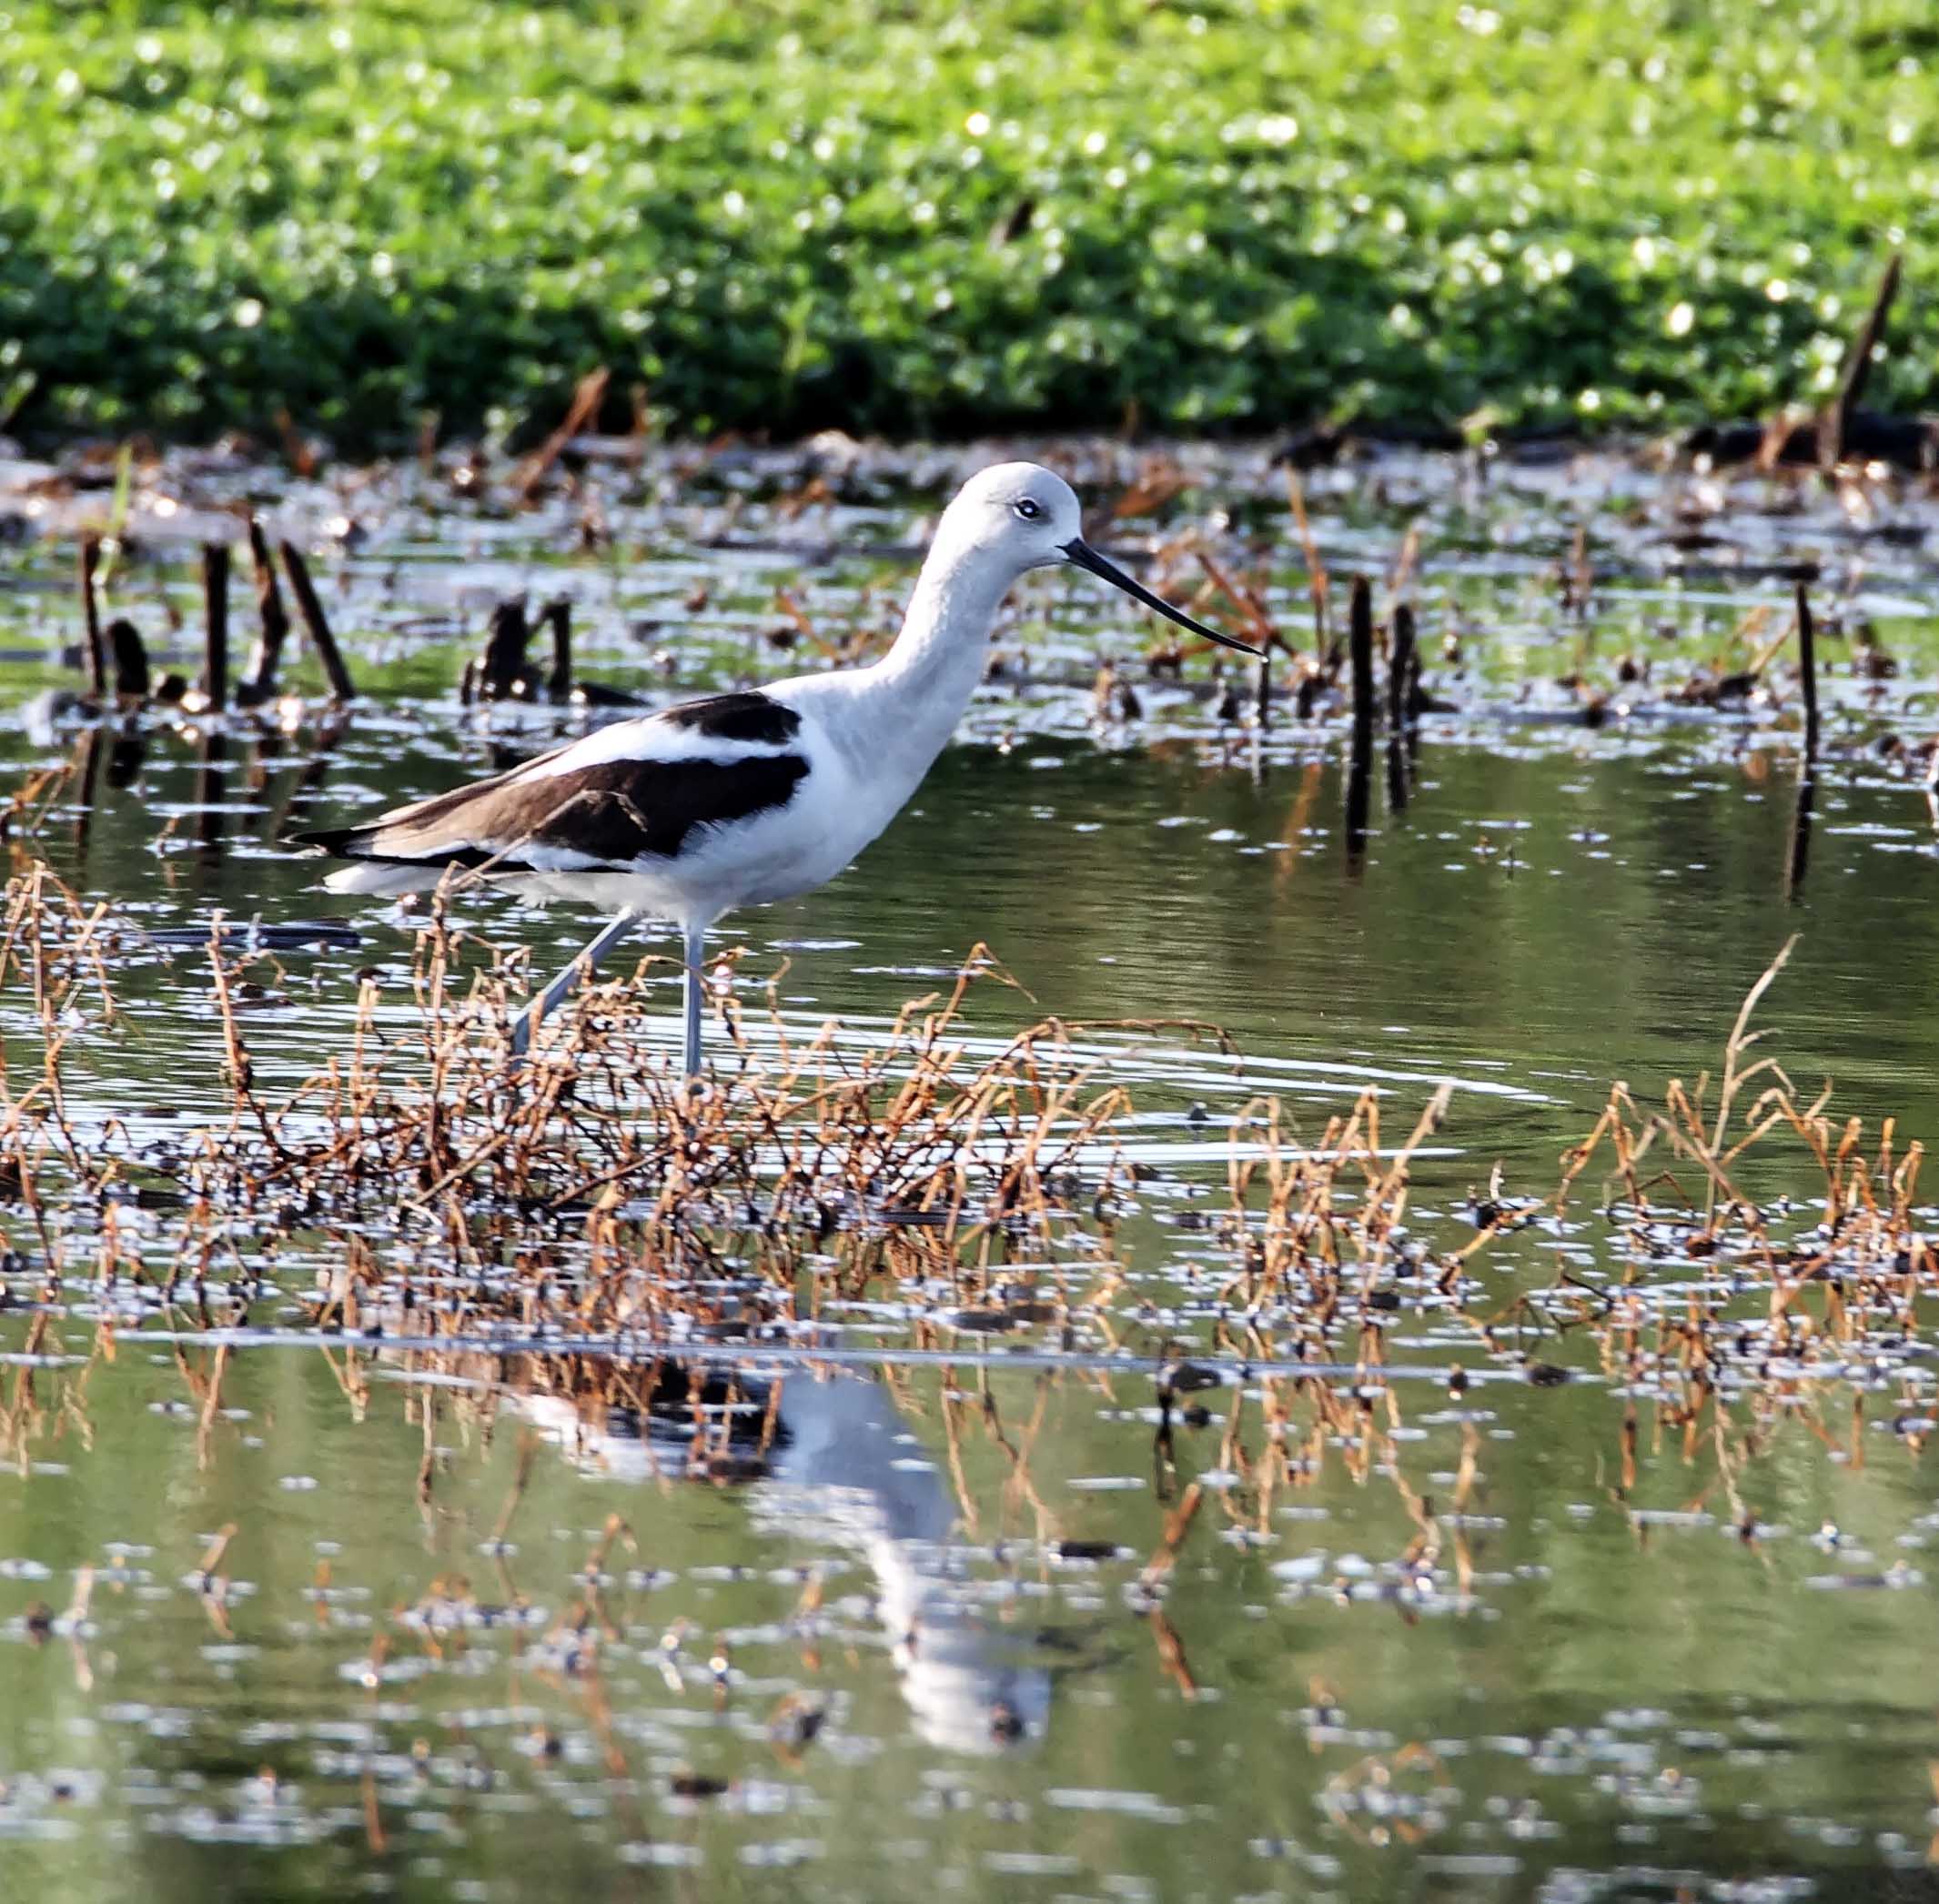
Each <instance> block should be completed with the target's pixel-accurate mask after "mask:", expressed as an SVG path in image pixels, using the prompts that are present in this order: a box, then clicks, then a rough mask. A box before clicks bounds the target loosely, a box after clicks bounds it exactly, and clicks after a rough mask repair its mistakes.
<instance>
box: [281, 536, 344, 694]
mask: <svg viewBox="0 0 1939 1904" xmlns="http://www.w3.org/2000/svg"><path fill="white" fill-rule="evenodd" d="M277 549H278V552H279V553H280V554H281V556H282V558H283V572H284V573H285V574H286V575H288V578H289V588H290V592H291V593H292V594H294V595H295V597H296V599H297V610H298V613H299V614H300V615H301V616H302V617H303V626H304V628H305V629H307V630H308V633H309V639H310V640H312V641H314V642H315V643H316V645H317V659H318V660H320V661H321V662H322V663H323V672H324V676H325V678H326V679H327V680H328V682H329V684H330V699H331V700H356V699H357V690H356V689H355V688H353V687H352V686H351V685H350V670H348V668H346V667H345V666H344V664H343V656H342V654H341V653H340V652H339V651H338V647H337V638H336V636H335V635H333V634H331V632H330V623H329V617H328V615H326V614H325V613H324V612H323V603H322V602H321V601H320V600H319V599H318V595H317V585H316V584H315V583H314V582H313V581H311V580H310V579H309V564H308V562H306V561H305V560H304V559H303V551H302V550H301V549H298V547H297V546H296V544H295V543H294V542H279V543H278V544H277Z"/></svg>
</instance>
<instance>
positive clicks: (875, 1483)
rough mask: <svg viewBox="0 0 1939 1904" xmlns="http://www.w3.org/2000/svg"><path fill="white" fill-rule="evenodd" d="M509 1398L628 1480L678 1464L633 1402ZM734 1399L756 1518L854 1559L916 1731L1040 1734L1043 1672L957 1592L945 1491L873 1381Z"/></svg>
mask: <svg viewBox="0 0 1939 1904" xmlns="http://www.w3.org/2000/svg"><path fill="white" fill-rule="evenodd" d="M517 1405H518V1406H519V1407H520V1410H521V1412H523V1413H524V1414H526V1415H529V1416H530V1418H531V1420H533V1421H534V1422H535V1423H537V1424H538V1425H540V1427H541V1428H542V1429H543V1430H544V1431H545V1433H546V1434H547V1435H548V1436H550V1438H552V1439H553V1440H554V1441H556V1442H558V1443H559V1444H560V1446H563V1447H564V1448H566V1449H567V1450H568V1451H569V1452H570V1454H571V1456H572V1457H573V1458H574V1459H575V1460H577V1461H580V1462H581V1463H582V1464H584V1465H585V1466H586V1467H587V1468H588V1469H589V1471H591V1472H594V1473H597V1474H598V1475H599V1476H601V1477H602V1478H604V1479H607V1480H611V1481H615V1482H619V1483H621V1484H631V1485H633V1486H639V1485H641V1484H643V1483H646V1482H648V1481H658V1480H661V1479H662V1478H669V1477H671V1478H676V1479H678V1478H684V1477H685V1476H686V1473H687V1467H686V1461H687V1456H688V1454H689V1452H690V1449H691V1441H685V1440H679V1439H675V1438H673V1437H672V1436H670V1435H664V1434H662V1435H661V1436H660V1437H659V1439H660V1445H659V1446H654V1445H653V1440H652V1439H651V1437H650V1436H649V1433H648V1429H647V1425H646V1424H645V1423H643V1422H642V1421H641V1417H640V1415H638V1413H637V1412H635V1411H630V1410H629V1411H621V1412H619V1413H613V1412H611V1411H604V1410H602V1411H601V1413H602V1414H603V1415H604V1416H605V1418H604V1419H603V1421H601V1422H597V1423H594V1422H589V1421H588V1420H587V1419H586V1418H585V1414H584V1411H583V1409H582V1408H581V1406H579V1405H575V1404H574V1403H573V1402H571V1401H568V1400H565V1399H563V1398H561V1397H560V1396H557V1395H525V1396H522V1397H520V1398H519V1399H518V1402H517ZM744 1407H745V1408H746V1410H747V1411H748V1413H750V1414H751V1415H752V1416H753V1417H754V1419H755V1420H756V1421H757V1422H759V1424H760V1426H761V1429H762V1435H761V1436H760V1440H761V1441H762V1443H763V1444H764V1450H763V1456H762V1459H761V1461H760V1463H759V1465H758V1467H757V1468H755V1470H754V1471H753V1472H754V1475H755V1476H756V1477H755V1478H752V1480H751V1498H750V1506H751V1509H752V1515H753V1518H754V1524H755V1526H758V1527H761V1528H762V1529H763V1530H765V1531H767V1532H768V1533H770V1534H771V1535H772V1536H773V1537H774V1538H775V1539H776V1540H782V1539H786V1540H789V1541H793V1542H794V1543H797V1544H805V1545H808V1546H811V1547H823V1546H825V1547H830V1548H833V1549H834V1550H836V1551H838V1552H846V1553H849V1554H852V1555H853V1556H856V1557H857V1558H859V1559H860V1560H861V1561H862V1562H863V1565H864V1566H865V1567H867V1569H868V1571H869V1574H870V1575H871V1576H872V1577H873V1580H874V1596H875V1599H876V1603H877V1607H878V1617H879V1619H880V1621H881V1626H882V1630H883V1635H884V1640H885V1643H886V1644H887V1646H888V1647H889V1649H890V1654H891V1657H892V1658H893V1659H894V1664H895V1669H896V1674H897V1677H898V1678H899V1679H900V1681H901V1685H902V1688H903V1696H904V1699H905V1700H906V1701H907V1703H908V1707H909V1711H910V1717H911V1719H912V1722H913V1724H914V1728H915V1731H916V1732H917V1733H918V1735H919V1736H920V1737H921V1738H923V1739H924V1741H925V1742H926V1743H927V1744H929V1745H932V1746H934V1747H935V1748H938V1749H939V1750H942V1751H945V1752H973V1753H981V1752H990V1751H994V1750H997V1749H1000V1748H1006V1747H1012V1746H1015V1745H1016V1744H1018V1743H1019V1742H1020V1741H1022V1740H1024V1739H1025V1738H1030V1737H1037V1738H1041V1737H1042V1735H1043V1733H1044V1730H1045V1727H1046V1725H1047V1724H1048V1722H1049V1717H1050V1683H1049V1676H1048V1675H1047V1674H1046V1673H1045V1671H1043V1670H1042V1669H1041V1668H1039V1667H1020V1666H1017V1665H1015V1664H1013V1663H1010V1662H1007V1661H1006V1660H1005V1658H1004V1657H1003V1656H1004V1652H1005V1643H1004V1642H1003V1640H1002V1639H1001V1638H1000V1637H996V1636H995V1635H993V1633H992V1632H991V1630H990V1628H989V1627H988V1625H987V1624H986V1622H985V1620H984V1619H983V1618H982V1617H981V1615H980V1614H979V1612H978V1610H977V1609H976V1608H975V1607H974V1606H973V1605H968V1604H964V1596H963V1594H962V1593H961V1591H960V1589H961V1587H962V1586H963V1583H964V1575H963V1571H962V1568H961V1567H960V1566H959V1565H958V1563H957V1561H956V1560H955V1558H954V1546H955V1535H956V1528H957V1506H956V1504H955V1502H954V1499H953V1498H952V1497H951V1495H950V1492H949V1486H948V1483H947V1481H946V1479H945V1478H944V1474H943V1471H942V1469H941V1467H940V1466H938V1464H937V1463H936V1462H935V1461H934V1459H933V1458H931V1457H930V1456H929V1455H928V1453H927V1452H926V1451H925V1450H924V1448H923V1446H922V1443H921V1440H920V1437H918V1436H915V1435H913V1434H911V1433H910V1432H909V1429H908V1425H907V1424H906V1423H905V1422H904V1419H903V1417H902V1416H901V1415H899V1414H898V1413H897V1411H896V1408H895V1405H894V1401H893V1400H892V1399H891V1398H890V1396H889V1394H888V1391H887V1390H886V1388H885V1387H884V1385H882V1384H881V1383H879V1382H877V1381H874V1380H873V1379H871V1378H869V1377H867V1376H865V1375H856V1374H854V1373H853V1372H848V1373H840V1372H831V1373H825V1374H812V1373H807V1372H803V1373H801V1374H797V1375H789V1376H787V1377H785V1378H784V1379H783V1380H782V1381H781V1382H779V1383H777V1384H776V1385H775V1386H774V1393H773V1395H771V1396H767V1397H762V1396H759V1395H757V1396H755V1397H754V1398H752V1399H751V1400H750V1401H748V1402H747V1403H746V1404H744Z"/></svg>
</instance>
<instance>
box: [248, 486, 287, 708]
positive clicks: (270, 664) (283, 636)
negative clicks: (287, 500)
mask: <svg viewBox="0 0 1939 1904" xmlns="http://www.w3.org/2000/svg"><path fill="white" fill-rule="evenodd" d="M249 560H250V563H251V565H252V566H253V567H254V569H255V570H256V605H257V609H258V612H259V614H260V615H261V618H262V630H261V632H260V633H259V634H258V636H257V638H256V652H255V653H254V654H253V655H251V656H250V658H249V671H248V678H247V680H246V681H245V682H244V683H243V686H242V687H241V688H240V689H239V690H237V700H248V701H258V700H268V699H269V698H270V697H271V696H272V695H273V694H274V693H275V692H276V670H277V668H278V664H279V663H280V662H281V660H282V659H283V643H284V642H285V641H286V640H288V636H289V610H288V609H286V608H285V607H284V606H283V590H282V588H281V585H280V584H279V583H278V581H277V579H276V564H275V563H274V562H272V561H271V560H270V559H269V542H268V538H267V537H266V536H265V535H264V534H263V526H262V524H261V523H260V522H258V520H257V519H256V518H255V517H254V516H251V517H250V518H249Z"/></svg>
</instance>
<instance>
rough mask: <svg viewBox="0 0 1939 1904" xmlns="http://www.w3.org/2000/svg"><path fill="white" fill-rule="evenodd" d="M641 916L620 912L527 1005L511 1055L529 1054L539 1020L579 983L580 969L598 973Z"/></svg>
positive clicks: (514, 1031)
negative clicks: (602, 964) (608, 956)
mask: <svg viewBox="0 0 1939 1904" xmlns="http://www.w3.org/2000/svg"><path fill="white" fill-rule="evenodd" d="M638 916H639V915H638V914H637V913H633V912H621V913H619V914H617V915H616V916H615V917H614V918H613V920H612V922H611V924H609V925H607V926H605V927H604V928H603V929H602V930H601V932H599V934H598V935H597V937H595V938H594V939H592V940H591V942H589V943H588V944H587V945H586V946H585V948H584V949H583V950H582V951H581V952H579V953H578V954H577V955H576V956H575V957H574V958H573V959H572V961H571V963H570V964H568V965H567V967H566V969H565V970H564V971H563V972H560V974H559V976H558V977H557V978H556V979H554V980H553V981H552V982H551V983H550V985H548V986H547V987H546V988H545V990H544V991H543V992H540V994H539V996H538V997H537V998H535V999H533V1001H532V1002H531V1003H530V1005H528V1006H527V1007H526V1009H525V1011H524V1012H522V1013H521V1014H520V1018H519V1022H518V1023H517V1024H516V1025H514V1026H513V1027H512V1032H511V1054H512V1056H513V1057H515V1058H522V1057H523V1056H524V1055H525V1053H526V1050H527V1047H528V1046H530V1043H531V1042H532V1033H533V1032H534V1031H536V1030H537V1029H538V1026H539V1021H540V1019H541V1018H543V1017H545V1015H546V1014H547V1013H548V1012H550V1011H551V1009H552V1007H553V1006H554V1005H556V1004H557V1003H558V1002H559V1001H560V999H562V998H563V997H564V996H565V995H566V993H567V992H570V991H571V989H572V987H573V986H574V985H576V984H577V983H578V982H579V973H580V968H581V966H583V967H584V968H585V969H586V972H587V974H588V976H590V975H591V973H593V972H597V971H598V970H599V962H600V961H601V959H603V958H604V957H605V956H606V954H607V953H608V952H611V950H612V949H613V947H614V946H615V945H617V944H618V943H619V942H620V941H621V939H623V938H625V936H626V935H627V933H628V932H631V931H632V929H633V926H634V924H635V923H636V922H637V920H638Z"/></svg>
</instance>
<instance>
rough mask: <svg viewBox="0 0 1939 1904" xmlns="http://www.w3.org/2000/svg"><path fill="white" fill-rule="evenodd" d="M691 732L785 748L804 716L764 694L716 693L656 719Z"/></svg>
mask: <svg viewBox="0 0 1939 1904" xmlns="http://www.w3.org/2000/svg"><path fill="white" fill-rule="evenodd" d="M653 718H654V719H655V720H664V721H665V722H666V723H667V724H668V726H670V727H678V728H684V729H685V730H687V731H688V732H689V733H696V734H705V735H706V736H707V737H708V738H709V739H710V740H745V741H748V742H750V743H752V744H753V745H755V746H762V747H785V746H786V745H787V744H788V742H789V741H790V740H793V738H794V737H795V735H796V734H798V733H800V732H801V726H802V717H801V716H800V715H799V714H797V713H796V712H795V711H794V710H793V708H787V707H783V705H782V704H781V702H779V701H778V700H770V699H769V698H768V696H767V695H765V694H757V693H753V692H744V693H740V694H714V695H710V696H709V697H708V698H707V699H706V700H689V701H683V702H682V703H681V704H680V705H679V706H678V707H672V708H662V709H661V710H660V712H659V713H658V714H656V715H655V716H654V717H653Z"/></svg>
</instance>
